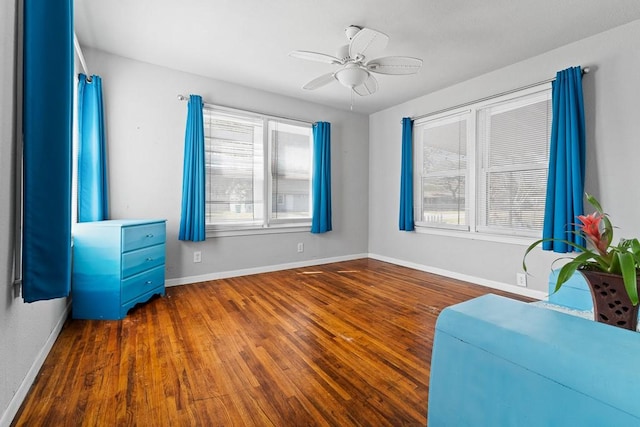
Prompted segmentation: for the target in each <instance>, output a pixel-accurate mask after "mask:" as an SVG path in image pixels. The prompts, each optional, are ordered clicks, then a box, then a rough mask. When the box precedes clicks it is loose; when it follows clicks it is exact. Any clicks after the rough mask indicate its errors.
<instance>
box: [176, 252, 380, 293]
mask: <svg viewBox="0 0 640 427" xmlns="http://www.w3.org/2000/svg"><path fill="white" fill-rule="evenodd" d="M362 258H368V254H366V253H364V254H353V255H344V256H339V257H331V258H320V259H310V260H306V261H299V262H290V263H286V264H276V265H265V266H263V267H253V268H244V269H242V270H229V271H220V272H217V273H209V274H203V275H200V276H188V277H179V278H176V279H167V280H165V282H164V284H165V286H179V285H189V284H192V283H198V282H207V281H209V280H218V279H228V278H230V277H239V276H247V275H250V274H260V273H271V272H273V271H281V270H290V269H292V268H302V267H310V266H314V265H322V264H331V263H333V262H342V261H352V260H355V259H362Z"/></svg>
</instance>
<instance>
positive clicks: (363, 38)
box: [349, 28, 389, 59]
mask: <svg viewBox="0 0 640 427" xmlns="http://www.w3.org/2000/svg"><path fill="white" fill-rule="evenodd" d="M388 42H389V36H388V35H386V34H384V33H381V32H380V31H376V30H372V29H371V28H363V29H361V30H360V31H358V32H357V33H356V35H355V36H353V39H351V43H350V44H349V56H350V57H351V58H354V59H355V58H356V57H357V56H358V55H361V56H363V57H364V56H365V55H370V54H372V53H377V52H380V51H382V50H383V49H384V48H385V47H386V46H387V43H388Z"/></svg>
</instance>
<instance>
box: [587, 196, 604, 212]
mask: <svg viewBox="0 0 640 427" xmlns="http://www.w3.org/2000/svg"><path fill="white" fill-rule="evenodd" d="M585 196H586V197H587V202H589V204H590V205H591V206H593V208H594V209H595V210H596V211H597V212H598V213H600V214H604V212H603V210H602V206H600V202H599V201H598V200H597V199H596V198H595V197H593V196H592V195H591V194H588V193H585Z"/></svg>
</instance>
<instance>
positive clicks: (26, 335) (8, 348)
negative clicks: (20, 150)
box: [0, 1, 66, 426]
mask: <svg viewBox="0 0 640 427" xmlns="http://www.w3.org/2000/svg"><path fill="white" fill-rule="evenodd" d="M14 43H15V2H13V1H10V2H9V1H6V2H0V236H2V238H1V239H0V289H1V291H0V426H5V425H9V423H10V422H11V420H12V419H13V416H14V415H15V413H16V412H17V410H18V408H19V407H20V404H21V403H22V400H23V398H24V396H25V395H26V393H27V391H28V389H29V387H30V386H31V383H32V382H33V379H34V378H35V375H36V374H37V372H38V369H39V368H40V366H41V365H42V362H43V361H44V358H45V357H46V355H47V353H48V352H49V349H50V347H51V345H52V344H53V341H54V340H55V338H56V337H57V336H58V331H59V329H60V327H61V326H62V322H63V321H64V318H65V313H66V299H58V300H54V301H43V302H37V303H33V304H25V303H23V302H22V298H21V297H19V296H16V295H15V294H14V292H13V286H12V282H13V276H12V272H13V247H14V246H13V224H14V209H15V204H14V197H13V187H14V183H15V181H14V173H15V170H14V160H13V159H14V156H15V143H14V137H13V130H14V120H15V117H16V116H15V114H16V107H15V102H14V96H15V95H14V91H15V82H16V75H15V70H14V58H15V44H14Z"/></svg>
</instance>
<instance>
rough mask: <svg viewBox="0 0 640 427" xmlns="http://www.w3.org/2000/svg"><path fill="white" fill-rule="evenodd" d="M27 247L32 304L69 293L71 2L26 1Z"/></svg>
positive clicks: (25, 268) (27, 293)
mask: <svg viewBox="0 0 640 427" xmlns="http://www.w3.org/2000/svg"><path fill="white" fill-rule="evenodd" d="M23 24H24V25H23V31H24V53H23V61H24V62H23V70H24V72H23V88H24V89H23V90H24V92H23V123H22V126H23V128H22V131H23V135H24V139H23V144H24V148H23V167H24V171H23V172H24V186H23V191H24V193H23V234H22V240H23V247H22V258H23V264H22V280H23V282H22V292H23V298H24V300H25V301H26V302H34V301H39V300H46V299H52V298H60V297H65V296H68V295H69V290H70V284H71V147H72V126H73V125H72V120H73V114H72V108H73V107H72V105H73V2H72V0H25V1H24V22H23Z"/></svg>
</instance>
